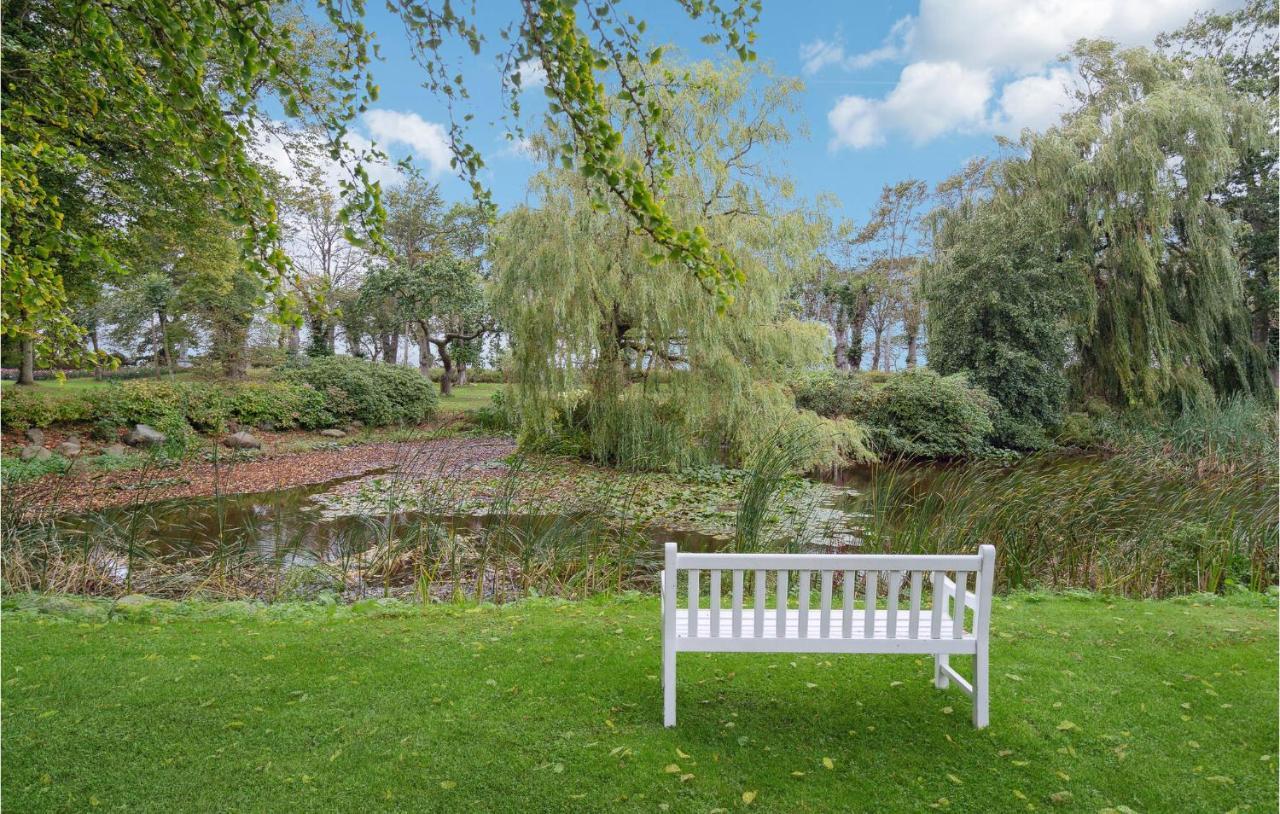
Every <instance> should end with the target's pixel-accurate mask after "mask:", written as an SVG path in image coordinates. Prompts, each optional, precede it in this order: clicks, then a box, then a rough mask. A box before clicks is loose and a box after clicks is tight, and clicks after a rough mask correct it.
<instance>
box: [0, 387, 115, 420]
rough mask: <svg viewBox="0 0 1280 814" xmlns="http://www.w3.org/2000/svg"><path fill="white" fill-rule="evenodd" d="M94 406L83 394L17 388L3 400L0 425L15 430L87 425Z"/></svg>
mask: <svg viewBox="0 0 1280 814" xmlns="http://www.w3.org/2000/svg"><path fill="white" fill-rule="evenodd" d="M93 411H94V405H93V402H92V400H90V399H89V398H88V397H87V396H86V395H85V394H84V393H82V392H76V393H51V392H49V391H48V390H39V389H28V388H18V387H14V388H12V389H6V390H5V391H4V396H3V397H2V398H0V423H2V424H3V425H4V426H5V427H7V428H10V429H15V430H25V429H27V428H28V427H48V426H49V425H51V424H61V423H67V422H72V421H88V420H89V419H91V418H92V417H93Z"/></svg>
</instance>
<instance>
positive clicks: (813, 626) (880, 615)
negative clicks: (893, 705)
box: [676, 608, 972, 642]
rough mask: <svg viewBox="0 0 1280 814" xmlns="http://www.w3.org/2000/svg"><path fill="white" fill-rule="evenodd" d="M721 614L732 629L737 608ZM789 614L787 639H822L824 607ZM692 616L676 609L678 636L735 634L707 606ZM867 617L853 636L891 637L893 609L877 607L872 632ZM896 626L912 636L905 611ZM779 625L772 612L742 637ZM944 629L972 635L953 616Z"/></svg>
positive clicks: (859, 619)
mask: <svg viewBox="0 0 1280 814" xmlns="http://www.w3.org/2000/svg"><path fill="white" fill-rule="evenodd" d="M719 614H720V617H721V620H720V630H721V633H723V632H724V631H725V630H726V629H728V627H729V625H730V623H731V620H732V614H733V612H732V611H731V610H729V609H727V608H725V609H721V610H720V611H719ZM785 614H786V618H785V621H784V622H783V627H782V630H784V631H785V634H784V636H783V638H786V639H804V638H809V639H813V640H814V641H821V640H822V637H818V636H813V635H812V634H813V632H814V631H815V630H817V629H819V627H820V624H821V620H822V611H820V610H817V609H813V610H809V611H807V612H806V613H805V614H804V616H807V617H808V618H807V620H806V619H805V618H803V617H802V615H801V613H800V611H798V610H794V609H789V610H787V611H785ZM689 617H690V614H689V612H688V611H687V610H686V609H685V608H680V609H679V610H677V611H676V636H678V637H680V638H688V637H689V635H690V630H695V631H696V634H697V635H696V638H704V639H711V638H721V639H729V638H733V637H731V636H724V635H720V636H716V635H715V634H714V633H712V625H713V620H712V618H711V617H712V614H711V612H709V611H708V610H707V609H705V608H703V609H702V610H701V611H700V612H699V613H698V615H697V621H696V623H695V624H694V625H693V626H692V627H691V625H690V621H689ZM865 620H866V616H865V614H856V615H855V616H854V619H853V631H852V632H853V638H889V624H890V623H889V612H888V611H887V610H883V609H881V610H876V611H873V616H872V621H871V630H870V635H869V636H868V635H866V633H867V631H866V629H865V627H864V622H865ZM802 626H807V627H806V629H807V630H808V632H809V633H808V635H802V634H801V628H802ZM894 626H895V630H896V634H897V638H901V639H910V638H911V635H910V621H909V620H908V619H907V618H906V617H905V616H904V615H902V614H898V615H897V619H896V620H895V622H894ZM778 629H779V628H778V624H777V614H768V615H766V616H765V623H764V635H763V636H752V635H747V636H741V637H738V638H743V639H754V638H764V639H772V638H778V636H777V631H778ZM940 633H941V637H940V638H944V639H950V638H972V634H971V633H969V632H968V631H959V632H953V630H952V623H951V620H950V619H943V620H941V626H940ZM827 638H828V640H832V641H834V640H838V639H839V638H840V637H839V636H831V637H827ZM921 641H926V642H927V641H929V639H928V638H923V639H921Z"/></svg>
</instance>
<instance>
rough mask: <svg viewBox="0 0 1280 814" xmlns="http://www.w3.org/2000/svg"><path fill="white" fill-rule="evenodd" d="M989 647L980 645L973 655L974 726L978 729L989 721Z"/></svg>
mask: <svg viewBox="0 0 1280 814" xmlns="http://www.w3.org/2000/svg"><path fill="white" fill-rule="evenodd" d="M989 683H990V682H989V681H987V647H986V644H985V643H983V644H980V645H978V650H977V652H976V653H974V655H973V725H974V727H975V728H977V729H982V728H984V727H985V726H986V725H987V723H988V719H989V713H990V705H989V703H988V701H987V686H988V684H989Z"/></svg>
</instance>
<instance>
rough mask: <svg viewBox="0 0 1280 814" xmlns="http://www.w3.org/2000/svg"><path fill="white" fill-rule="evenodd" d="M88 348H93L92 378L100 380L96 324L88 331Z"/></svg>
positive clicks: (99, 354)
mask: <svg viewBox="0 0 1280 814" xmlns="http://www.w3.org/2000/svg"><path fill="white" fill-rule="evenodd" d="M89 346H90V347H91V348H93V378H95V379H101V378H102V348H101V347H99V345H98V323H97V322H94V323H93V327H92V328H91V329H90V331H89Z"/></svg>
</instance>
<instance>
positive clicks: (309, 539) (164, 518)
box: [62, 476, 728, 561]
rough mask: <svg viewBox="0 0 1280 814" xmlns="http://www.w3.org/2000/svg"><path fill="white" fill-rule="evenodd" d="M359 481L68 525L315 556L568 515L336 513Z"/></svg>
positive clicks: (701, 544)
mask: <svg viewBox="0 0 1280 814" xmlns="http://www.w3.org/2000/svg"><path fill="white" fill-rule="evenodd" d="M362 477H363V476H362ZM352 480H354V479H350V478H346V479H337V480H333V481H327V482H324V483H319V484H312V485H308V486H299V487H294V488H290V489H278V490H275V491H270V492H258V493H248V494H240V495H230V496H224V497H223V498H222V499H221V500H215V499H214V498H194V499H193V498H184V499H178V500H168V501H160V502H156V503H150V504H146V505H144V506H141V507H133V508H117V509H105V510H102V511H100V512H96V513H94V514H93V515H84V516H73V517H68V518H66V519H65V520H64V521H63V523H62V527H63V528H64V529H65V530H66V531H68V532H70V533H72V534H75V535H79V534H83V535H86V536H89V537H94V536H98V535H99V534H100V533H101V532H102V530H103V529H104V528H106V527H111V528H112V530H113V532H114V534H115V536H117V537H128V538H132V539H137V540H140V541H144V544H145V547H146V548H147V549H148V551H149V553H152V554H156V555H160V556H166V555H176V556H187V555H203V554H209V553H213V552H215V551H219V550H220V551H222V552H223V553H232V554H255V555H257V556H259V557H261V558H263V559H276V558H282V559H286V560H290V559H298V560H302V561H314V560H316V559H334V558H337V557H339V556H341V555H343V554H348V553H352V552H359V551H364V550H366V549H368V548H370V547H371V546H373V545H375V544H376V542H377V541H378V540H380V539H386V538H387V536H388V534H389V533H390V535H392V536H394V535H395V534H396V533H397V532H401V531H404V530H407V529H409V528H411V527H412V526H413V525H415V524H418V523H421V522H423V521H431V522H435V523H438V524H440V525H441V526H443V527H445V528H446V529H448V530H450V531H458V532H471V533H476V532H480V531H482V530H483V529H484V528H486V527H488V526H491V525H493V524H495V523H497V522H503V523H506V524H508V525H509V526H514V527H515V528H516V529H517V530H518V531H520V532H523V533H526V534H532V533H536V532H537V531H538V530H539V529H545V528H547V527H549V526H551V525H552V524H554V523H556V522H557V521H561V520H563V518H562V517H561V516H559V515H554V514H525V515H519V516H516V517H507V518H501V520H500V519H499V518H496V517H494V516H491V515H485V514H468V515H427V514H424V513H422V512H403V513H400V514H398V515H396V516H394V517H393V518H391V519H390V528H388V520H387V519H386V518H383V517H377V518H371V517H368V516H365V515H358V514H335V513H334V512H332V511H330V510H328V505H329V504H328V502H326V501H325V500H323V498H324V497H325V496H327V495H330V494H332V493H333V491H334V490H335V489H336V488H338V487H340V486H342V485H343V484H344V483H348V482H350V481H352ZM644 531H645V534H646V535H647V536H648V537H649V538H650V539H652V540H653V541H654V544H655V546H657V545H661V544H663V543H666V542H675V543H679V544H680V548H681V550H684V551H715V550H718V549H721V548H723V547H724V546H725V545H726V544H727V542H728V539H727V538H726V537H725V536H724V535H713V534H706V533H702V532H698V531H693V530H689V529H676V528H668V527H665V526H660V525H651V526H649V527H647V528H646V529H645V530H644Z"/></svg>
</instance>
